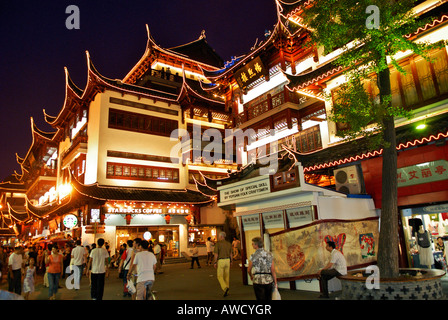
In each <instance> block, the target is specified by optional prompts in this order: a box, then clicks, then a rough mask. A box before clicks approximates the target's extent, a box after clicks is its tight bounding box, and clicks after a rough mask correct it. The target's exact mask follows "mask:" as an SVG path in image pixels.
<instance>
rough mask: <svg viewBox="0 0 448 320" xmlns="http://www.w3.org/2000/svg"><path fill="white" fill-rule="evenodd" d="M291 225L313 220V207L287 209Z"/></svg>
mask: <svg viewBox="0 0 448 320" xmlns="http://www.w3.org/2000/svg"><path fill="white" fill-rule="evenodd" d="M286 215H287V216H288V221H289V224H290V226H296V225H300V224H304V223H308V222H312V221H313V215H314V210H313V207H311V206H310V207H300V208H294V209H288V210H286Z"/></svg>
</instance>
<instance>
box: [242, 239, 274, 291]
mask: <svg viewBox="0 0 448 320" xmlns="http://www.w3.org/2000/svg"><path fill="white" fill-rule="evenodd" d="M263 246H264V244H263V240H262V239H261V238H260V237H255V238H253V239H252V247H253V248H254V249H255V252H254V254H252V255H251V256H250V259H249V268H248V272H249V276H250V278H251V280H252V282H253V287H254V292H255V297H256V298H257V300H272V296H273V292H274V293H275V290H277V277H276V275H275V268H274V261H273V257H272V254H271V253H270V252H267V251H266V250H264V249H263ZM277 292H278V291H277ZM277 299H278V298H277Z"/></svg>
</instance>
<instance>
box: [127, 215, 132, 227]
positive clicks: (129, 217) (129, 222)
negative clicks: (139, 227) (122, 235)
mask: <svg viewBox="0 0 448 320" xmlns="http://www.w3.org/2000/svg"><path fill="white" fill-rule="evenodd" d="M131 219H132V216H131V215H130V214H127V215H126V224H127V225H130V224H131Z"/></svg>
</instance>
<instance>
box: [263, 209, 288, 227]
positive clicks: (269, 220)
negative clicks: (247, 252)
mask: <svg viewBox="0 0 448 320" xmlns="http://www.w3.org/2000/svg"><path fill="white" fill-rule="evenodd" d="M263 222H264V225H265V227H266V228H267V229H269V228H283V227H284V225H285V223H284V221H283V211H282V210H278V211H272V212H265V213H263Z"/></svg>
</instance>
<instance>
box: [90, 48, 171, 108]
mask: <svg viewBox="0 0 448 320" xmlns="http://www.w3.org/2000/svg"><path fill="white" fill-rule="evenodd" d="M86 54H87V60H88V67H89V81H92V82H94V83H95V84H96V85H99V86H100V87H101V90H104V89H105V88H108V89H116V90H118V91H120V92H123V91H127V93H130V94H136V95H138V96H146V97H149V98H151V99H158V100H163V101H166V102H169V103H173V102H175V101H176V100H177V97H178V95H177V94H173V93H168V92H165V91H160V90H156V89H149V88H145V87H141V86H137V85H134V84H129V83H125V82H123V81H122V80H120V79H110V78H107V77H105V76H103V75H102V74H101V73H99V72H98V70H97V69H96V68H95V66H94V65H93V62H92V59H91V58H90V54H89V52H88V51H86Z"/></svg>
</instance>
